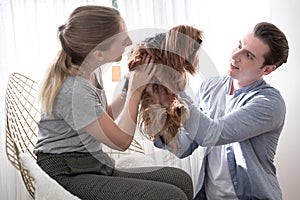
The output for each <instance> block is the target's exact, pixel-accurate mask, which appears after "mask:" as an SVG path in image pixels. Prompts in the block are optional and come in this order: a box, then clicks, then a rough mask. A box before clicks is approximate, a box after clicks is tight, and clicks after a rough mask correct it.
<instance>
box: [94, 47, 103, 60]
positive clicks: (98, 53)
mask: <svg viewBox="0 0 300 200" xmlns="http://www.w3.org/2000/svg"><path fill="white" fill-rule="evenodd" d="M93 55H94V57H95V58H96V59H97V60H98V61H103V60H104V57H103V53H102V51H100V50H95V51H94V52H93Z"/></svg>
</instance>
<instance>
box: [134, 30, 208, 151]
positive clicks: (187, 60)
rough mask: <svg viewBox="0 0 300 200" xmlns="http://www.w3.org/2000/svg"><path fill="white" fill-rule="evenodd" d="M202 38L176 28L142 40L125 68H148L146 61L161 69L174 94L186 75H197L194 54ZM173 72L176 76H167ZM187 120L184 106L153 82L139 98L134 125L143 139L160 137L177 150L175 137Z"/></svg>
mask: <svg viewBox="0 0 300 200" xmlns="http://www.w3.org/2000/svg"><path fill="white" fill-rule="evenodd" d="M202 38H203V35H202V31H201V30H198V29H196V28H194V27H192V26H187V25H179V26H176V27H174V28H172V29H171V30H169V31H168V32H167V33H160V34H157V35H155V36H154V37H150V38H146V39H145V40H144V41H142V42H141V43H140V44H138V45H137V46H136V47H135V48H134V49H133V50H132V52H131V54H130V57H129V62H128V67H129V69H132V68H134V67H138V66H140V65H145V64H148V63H146V62H149V57H150V59H151V63H150V64H153V65H156V66H158V67H164V68H163V70H162V73H165V74H166V75H167V76H166V77H168V79H171V80H168V81H171V83H172V86H173V87H174V88H175V90H176V91H182V90H183V89H184V87H185V85H186V81H187V76H186V72H189V73H190V74H192V75H194V74H195V73H196V72H197V66H198V56H197V52H198V50H199V49H200V46H201V42H202ZM175 70H176V71H175ZM172 71H173V72H172ZM174 71H175V72H176V73H177V74H176V73H175V75H174V76H172V75H171V76H170V74H171V73H174ZM178 77H181V79H180V78H179V79H178ZM153 79H155V77H154V78H153ZM178 80H180V81H178ZM188 117H189V109H188V106H187V105H186V104H185V103H184V102H183V101H182V100H181V99H180V98H179V97H178V94H174V93H172V92H171V90H170V89H169V88H167V87H165V86H163V85H161V84H160V82H157V80H156V81H155V80H153V81H152V83H149V84H148V86H147V87H146V89H145V90H144V93H143V95H142V98H141V106H140V110H139V121H138V126H139V129H140V130H141V132H142V133H143V134H144V135H146V136H148V138H150V139H156V138H157V137H160V138H161V139H162V140H163V141H164V142H165V143H166V144H173V146H177V147H178V145H179V144H178V143H177V140H176V139H175V138H176V137H175V136H176V134H177V133H178V130H179V128H180V126H181V125H182V122H183V121H184V120H186V119H187V118H188ZM174 139H175V140H174ZM171 141H172V142H171Z"/></svg>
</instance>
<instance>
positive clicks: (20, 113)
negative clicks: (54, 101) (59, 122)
mask: <svg viewBox="0 0 300 200" xmlns="http://www.w3.org/2000/svg"><path fill="white" fill-rule="evenodd" d="M37 96H38V83H37V82H36V81H34V80H32V79H30V78H28V77H27V76H24V75H22V74H20V73H17V72H15V73H12V74H11V76H10V78H9V81H8V85H7V89H6V96H5V131H6V155H7V158H8V160H9V161H10V162H11V163H12V165H13V166H14V167H15V168H16V169H17V170H19V171H20V173H21V177H22V179H23V182H24V184H25V187H26V189H27V190H28V192H29V194H30V195H31V197H32V198H33V199H34V193H35V187H34V184H33V181H34V180H33V178H32V177H31V176H30V174H29V172H28V170H26V169H25V168H24V167H23V165H22V162H21V159H20V157H19V155H20V153H28V154H29V155H30V156H31V157H32V158H34V159H35V160H36V155H35V154H34V153H33V149H34V146H35V144H36V142H37V131H38V130H37V129H38V125H37V123H38V121H39V119H40V111H39V105H38V103H37ZM104 151H106V152H107V153H108V154H109V155H116V154H118V155H119V156H120V155H121V154H123V153H124V152H121V151H117V150H112V149H110V148H109V147H106V148H105V149H104ZM130 152H138V153H142V154H144V149H143V147H142V145H141V144H140V143H139V142H138V141H137V140H136V139H134V140H133V141H132V143H131V145H130V147H129V149H128V150H127V151H126V153H130Z"/></svg>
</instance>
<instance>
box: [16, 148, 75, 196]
mask: <svg viewBox="0 0 300 200" xmlns="http://www.w3.org/2000/svg"><path fill="white" fill-rule="evenodd" d="M20 159H21V162H22V164H23V166H24V168H25V169H27V170H28V171H29V174H30V175H31V176H32V178H33V179H34V187H35V194H34V195H35V199H36V200H53V199H64V200H79V198H78V197H76V196H74V195H73V194H71V193H70V192H69V191H67V190H65V189H64V188H63V187H62V186H61V185H59V184H58V183H57V182H56V181H55V180H54V179H52V178H51V177H50V176H49V175H48V174H46V173H45V172H44V171H43V170H42V169H41V168H40V166H38V164H37V163H36V160H35V159H34V158H32V157H31V156H30V155H28V154H27V153H21V154H20Z"/></svg>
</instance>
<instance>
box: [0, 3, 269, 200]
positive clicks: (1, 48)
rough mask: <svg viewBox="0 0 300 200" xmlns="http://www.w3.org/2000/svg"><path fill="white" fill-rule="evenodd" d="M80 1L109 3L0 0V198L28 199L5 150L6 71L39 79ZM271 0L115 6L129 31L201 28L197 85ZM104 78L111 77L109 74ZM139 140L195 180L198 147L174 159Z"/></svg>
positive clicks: (223, 61)
mask: <svg viewBox="0 0 300 200" xmlns="http://www.w3.org/2000/svg"><path fill="white" fill-rule="evenodd" d="M85 4H98V5H107V6H111V0H60V1H52V0H38V1H36V0H1V1H0V44H1V45H0V99H1V102H2V103H1V104H0V116H1V117H0V119H1V120H0V126H1V127H0V128H1V129H0V131H1V132H0V136H1V137H0V146H1V148H0V160H1V161H0V199H6V200H15V199H18V200H19V199H21V200H22V199H30V197H29V195H28V193H27V191H26V190H25V188H24V184H23V183H22V180H21V178H20V176H19V174H18V172H17V171H16V170H15V169H14V168H13V167H12V165H11V164H10V163H8V160H7V158H6V155H5V147H4V141H5V139H4V138H5V137H4V136H5V132H4V96H5V90H6V84H7V80H8V77H9V74H11V73H12V72H14V71H18V72H22V73H24V74H27V75H30V76H31V77H32V78H34V79H36V80H37V81H40V80H41V79H42V77H43V74H44V72H45V69H46V68H47V67H48V65H49V63H50V62H51V61H52V60H53V58H54V57H55V55H56V52H57V50H58V48H59V46H58V42H57V39H56V30H57V27H58V26H59V25H61V24H63V23H64V22H65V20H66V19H67V17H68V15H69V14H70V12H71V11H72V10H73V9H74V8H75V7H77V6H79V5H85ZM270 4H271V0H262V1H261V0H252V1H251V2H249V1H246V0H227V1H223V0H119V1H118V9H119V10H120V12H121V13H122V15H123V17H124V19H125V21H126V23H127V26H128V30H129V31H131V32H134V31H135V30H139V29H146V28H150V29H151V30H154V29H158V30H167V29H169V28H171V27H172V26H175V25H178V24H188V25H193V26H195V27H197V28H199V29H201V30H203V31H204V35H205V40H204V43H203V49H204V51H203V52H204V53H205V56H206V57H205V58H207V57H208V58H209V59H206V60H205V59H201V56H200V69H201V68H202V73H204V72H205V73H204V77H203V74H202V76H201V75H198V76H196V77H195V78H191V79H190V81H191V83H192V84H191V85H197V84H198V83H199V81H201V80H202V79H203V78H205V77H206V75H211V74H214V73H216V72H218V73H224V72H225V69H226V66H227V64H228V60H229V55H230V53H231V50H232V49H233V48H234V46H235V44H236V43H237V42H238V40H239V39H240V37H241V36H242V35H241V34H244V33H245V32H246V31H247V30H249V29H251V28H252V26H253V25H254V24H255V23H257V22H259V21H270ZM204 60H205V61H204ZM205 66H212V68H209V67H206V68H205ZM215 66H216V67H215ZM212 71H213V73H212ZM109 72H110V71H107V72H106V73H109ZM106 77H108V76H106ZM106 81H108V82H110V83H111V79H107V80H106ZM106 86H111V87H112V86H115V84H106ZM193 89H194V88H193ZM107 91H112V90H107ZM110 95H111V94H109V93H108V96H110ZM143 143H144V144H143V145H144V147H145V150H146V153H148V154H152V153H153V152H154V155H153V156H154V157H155V158H156V160H157V162H160V163H166V162H165V160H164V159H165V158H168V159H169V160H168V162H167V163H166V164H170V163H171V164H172V165H175V166H180V167H182V168H184V169H185V170H187V171H188V172H189V173H190V174H191V175H192V177H193V179H194V183H195V182H196V178H197V173H198V172H197V171H198V170H199V166H200V164H201V160H200V159H198V158H201V149H200V150H199V151H197V152H196V153H195V154H193V155H192V157H190V158H187V159H184V160H177V159H176V158H174V157H170V154H167V152H165V151H164V152H161V153H159V154H157V153H156V151H154V150H153V145H152V144H151V143H149V142H147V141H145V140H143Z"/></svg>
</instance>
